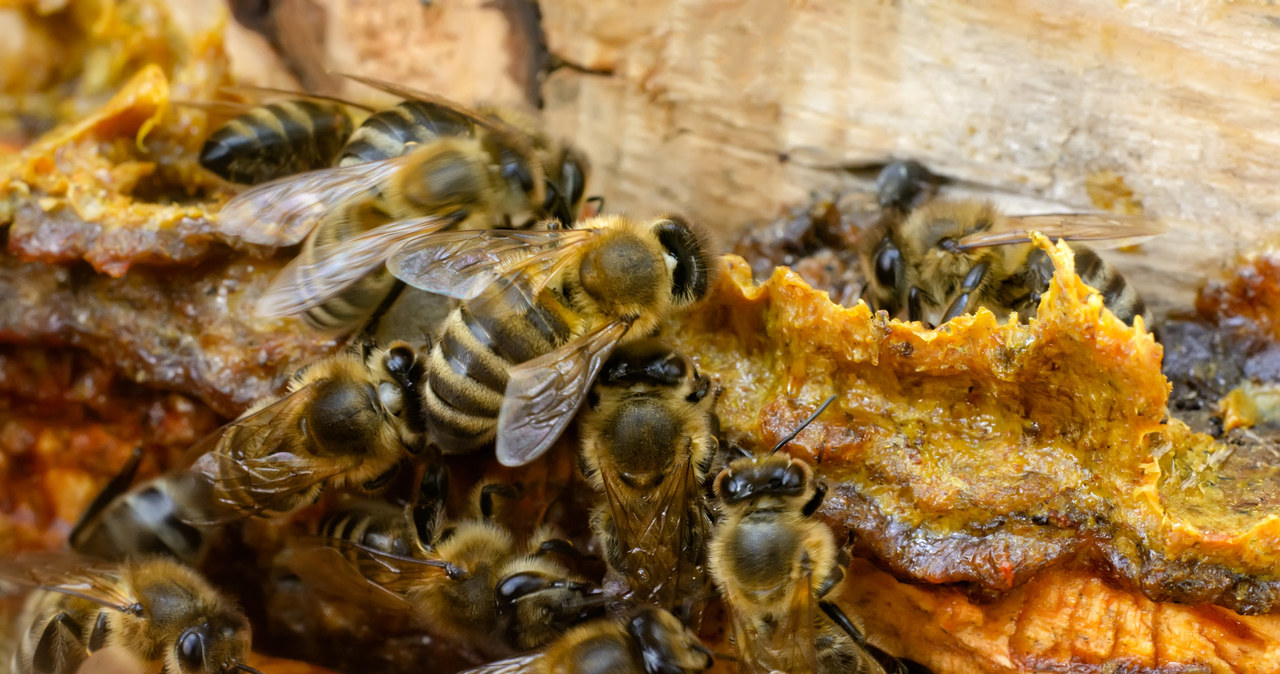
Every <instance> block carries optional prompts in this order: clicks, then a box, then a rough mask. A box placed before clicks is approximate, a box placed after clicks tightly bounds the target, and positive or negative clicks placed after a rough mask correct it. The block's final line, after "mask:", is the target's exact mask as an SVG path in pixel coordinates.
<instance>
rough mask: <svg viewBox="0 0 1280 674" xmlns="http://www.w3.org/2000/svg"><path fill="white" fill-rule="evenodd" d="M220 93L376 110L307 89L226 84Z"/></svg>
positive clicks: (249, 105)
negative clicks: (311, 92)
mask: <svg viewBox="0 0 1280 674" xmlns="http://www.w3.org/2000/svg"><path fill="white" fill-rule="evenodd" d="M218 93H219V94H222V95H224V96H236V97H239V98H243V99H248V100H255V101H261V100H266V99H276V100H279V99H304V100H310V101H324V102H326V103H337V104H338V105H344V106H347V107H350V108H355V109H357V110H364V111H365V112H373V111H374V109H373V108H372V107H370V106H367V105H365V104H363V103H356V102H355V101H349V100H347V99H345V98H339V97H338V96H328V95H325V94H310V93H307V92H305V91H291V90H289V89H283V88H280V87H265V86H261V85H257V84H236V85H225V86H221V87H218ZM216 102H217V103H222V102H224V101H216ZM243 105H245V106H246V107H247V108H252V107H255V106H256V105H259V104H257V103H245V104H243Z"/></svg>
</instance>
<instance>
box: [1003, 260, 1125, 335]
mask: <svg viewBox="0 0 1280 674" xmlns="http://www.w3.org/2000/svg"><path fill="white" fill-rule="evenodd" d="M1071 249H1072V250H1073V251H1075V259H1076V274H1077V275H1079V276H1080V280H1082V281H1084V282H1085V283H1086V284H1087V285H1089V287H1091V288H1093V289H1094V290H1097V291H1098V293H1099V294H1100V295H1102V303H1103V304H1105V305H1106V307H1107V308H1108V309H1110V310H1111V313H1113V314H1115V315H1116V318H1119V319H1120V320H1122V321H1124V322H1125V323H1128V324H1129V325H1133V317H1134V316H1142V317H1143V319H1144V323H1147V324H1148V325H1149V324H1150V316H1148V315H1147V305H1146V303H1145V302H1143V301H1142V296H1141V295H1139V294H1138V291H1137V290H1135V289H1134V287H1133V286H1131V285H1129V283H1128V281H1126V280H1125V278H1124V276H1122V275H1121V274H1120V272H1118V271H1116V268H1115V267H1113V266H1111V265H1110V264H1108V263H1107V261H1106V260H1103V259H1102V258H1101V257H1099V256H1098V254H1097V253H1096V252H1094V251H1093V249H1091V248H1088V247H1086V246H1083V245H1081V244H1078V243H1072V244H1071ZM1026 265H1027V267H1028V269H1029V270H1030V271H1032V277H1033V278H1036V279H1037V281H1036V285H1039V286H1041V287H1038V288H1036V289H1035V292H1034V293H1033V294H1032V296H1031V297H1030V298H1029V302H1028V306H1025V307H1019V306H1014V307H1013V308H1014V309H1018V310H1019V314H1021V315H1025V316H1034V315H1035V309H1036V306H1038V305H1039V303H1040V294H1042V293H1043V292H1044V291H1046V290H1048V288H1049V280H1050V279H1051V278H1052V277H1053V272H1054V267H1053V261H1052V260H1051V259H1050V258H1049V254H1048V253H1047V252H1046V251H1044V250H1043V249H1040V248H1037V249H1036V250H1034V251H1032V252H1031V253H1030V254H1029V255H1028V256H1027V262H1026Z"/></svg>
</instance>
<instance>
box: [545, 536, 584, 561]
mask: <svg viewBox="0 0 1280 674" xmlns="http://www.w3.org/2000/svg"><path fill="white" fill-rule="evenodd" d="M533 554H534V556H536V557H541V556H543V555H563V556H565V557H569V558H571V559H575V560H582V559H586V558H587V556H586V555H585V554H583V553H582V551H581V550H579V549H578V548H576V547H574V545H573V543H570V542H569V541H566V540H565V539H563V538H548V539H547V540H545V541H543V542H542V543H541V544H540V545H539V546H538V549H537V550H535V551H534V553H533Z"/></svg>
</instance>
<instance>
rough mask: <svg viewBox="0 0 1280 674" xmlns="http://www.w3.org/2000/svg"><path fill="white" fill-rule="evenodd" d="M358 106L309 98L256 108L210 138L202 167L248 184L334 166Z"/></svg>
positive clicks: (201, 159)
mask: <svg viewBox="0 0 1280 674" xmlns="http://www.w3.org/2000/svg"><path fill="white" fill-rule="evenodd" d="M352 107H353V106H352V104H349V103H343V102H338V101H329V100H307V99H297V100H285V101H279V102H275V103H268V104H266V105H260V106H255V107H253V108H250V109H249V110H248V111H246V112H244V113H242V114H240V115H238V116H236V117H234V118H232V119H231V120H230V121H228V122H227V123H225V124H223V125H222V126H220V127H218V128H217V129H215V130H214V132H213V133H211V134H209V138H208V139H207V140H205V143H204V147H203V148H202V149H201V150H200V165H201V166H203V167H204V168H206V169H207V170H209V171H211V172H213V173H215V174H217V175H218V176H220V177H222V178H224V179H226V180H228V181H230V182H233V183H238V184H242V185H256V184H258V183H263V182H267V181H269V180H275V179H277V178H283V177H285V176H289V175H294V174H297V173H302V172H304V171H312V170H315V169H320V168H325V167H327V166H332V165H333V163H334V161H335V160H337V158H338V156H339V153H340V152H341V151H342V149H343V147H344V146H345V145H346V144H347V140H348V139H349V138H350V137H351V133H352V130H353V129H354V127H355V120H354V119H353V115H352V113H351V110H352ZM357 107H358V106H357Z"/></svg>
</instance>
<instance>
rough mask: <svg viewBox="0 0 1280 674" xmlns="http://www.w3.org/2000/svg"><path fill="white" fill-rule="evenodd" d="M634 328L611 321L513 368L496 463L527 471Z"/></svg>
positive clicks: (502, 411) (501, 418) (500, 414)
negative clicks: (625, 335)
mask: <svg viewBox="0 0 1280 674" xmlns="http://www.w3.org/2000/svg"><path fill="white" fill-rule="evenodd" d="M628 328H630V325H629V324H628V323H626V322H623V321H610V322H608V323H605V324H604V325H602V326H600V327H599V328H597V329H596V330H595V331H594V332H592V333H590V334H587V335H584V336H582V337H579V338H578V339H576V340H574V341H572V342H570V343H568V344H566V345H564V346H562V347H560V348H559V349H556V350H555V351H552V352H551V353H548V354H546V355H543V356H540V357H538V358H534V359H533V360H530V361H527V362H524V363H521V364H520V365H517V366H516V367H513V368H511V373H510V374H511V378H510V379H509V380H508V381H507V390H506V395H504V396H503V398H502V407H501V408H500V409H499V411H498V441H497V455H498V461H499V462H500V463H501V464H502V465H504V466H523V465H524V464H526V463H529V462H530V461H533V460H534V459H536V458H538V457H539V456H541V455H542V453H543V452H545V451H547V449H548V448H549V447H551V443H553V442H555V441H556V438H559V437H560V434H561V433H562V432H563V431H564V428H565V426H567V425H568V424H569V421H570V420H572V419H573V416H574V413H575V412H577V411H578V407H579V406H581V405H582V400H583V398H585V397H586V395H587V389H589V388H590V387H591V382H592V381H593V380H594V379H595V378H596V374H597V373H599V372H600V367H601V366H603V365H604V362H605V360H607V359H608V358H609V354H611V353H613V349H614V347H616V346H617V345H618V340H620V339H622V336H623V335H624V334H626V332H627V329H628Z"/></svg>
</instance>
